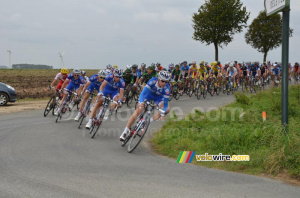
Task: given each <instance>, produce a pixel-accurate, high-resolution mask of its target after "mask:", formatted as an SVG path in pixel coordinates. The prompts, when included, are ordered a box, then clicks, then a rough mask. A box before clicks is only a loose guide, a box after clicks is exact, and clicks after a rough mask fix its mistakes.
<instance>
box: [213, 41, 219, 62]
mask: <svg viewBox="0 0 300 198" xmlns="http://www.w3.org/2000/svg"><path fill="white" fill-rule="evenodd" d="M214 46H215V61H219V49H218V43H214Z"/></svg>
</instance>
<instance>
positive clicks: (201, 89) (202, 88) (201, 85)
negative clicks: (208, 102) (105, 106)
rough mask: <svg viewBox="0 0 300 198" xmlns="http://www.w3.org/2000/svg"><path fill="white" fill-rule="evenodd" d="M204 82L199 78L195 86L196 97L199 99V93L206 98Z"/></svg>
mask: <svg viewBox="0 0 300 198" xmlns="http://www.w3.org/2000/svg"><path fill="white" fill-rule="evenodd" d="M205 86H206V85H205V82H204V80H203V79H201V80H200V82H199V83H198V87H197V91H196V94H197V95H196V96H197V99H198V100H200V98H201V95H202V96H203V98H206V95H207V90H206V89H205Z"/></svg>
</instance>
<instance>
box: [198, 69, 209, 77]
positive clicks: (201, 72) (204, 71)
mask: <svg viewBox="0 0 300 198" xmlns="http://www.w3.org/2000/svg"><path fill="white" fill-rule="evenodd" d="M198 72H199V73H200V74H201V75H202V77H203V78H204V74H205V73H207V69H206V68H205V67H204V68H203V69H202V68H201V67H200V68H199V69H198Z"/></svg>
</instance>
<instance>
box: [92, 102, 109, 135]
mask: <svg viewBox="0 0 300 198" xmlns="http://www.w3.org/2000/svg"><path fill="white" fill-rule="evenodd" d="M105 112H106V108H103V109H102V112H101V115H100V118H99V120H97V121H96V122H93V125H94V126H93V128H92V127H91V129H92V130H90V135H91V138H92V139H93V138H94V137H95V135H96V134H97V132H98V129H99V128H100V126H101V124H102V121H103V117H104V114H105Z"/></svg>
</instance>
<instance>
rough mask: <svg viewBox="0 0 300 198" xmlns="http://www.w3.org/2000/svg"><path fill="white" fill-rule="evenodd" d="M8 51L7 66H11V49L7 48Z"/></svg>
mask: <svg viewBox="0 0 300 198" xmlns="http://www.w3.org/2000/svg"><path fill="white" fill-rule="evenodd" d="M7 52H8V67H9V68H11V50H7Z"/></svg>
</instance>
